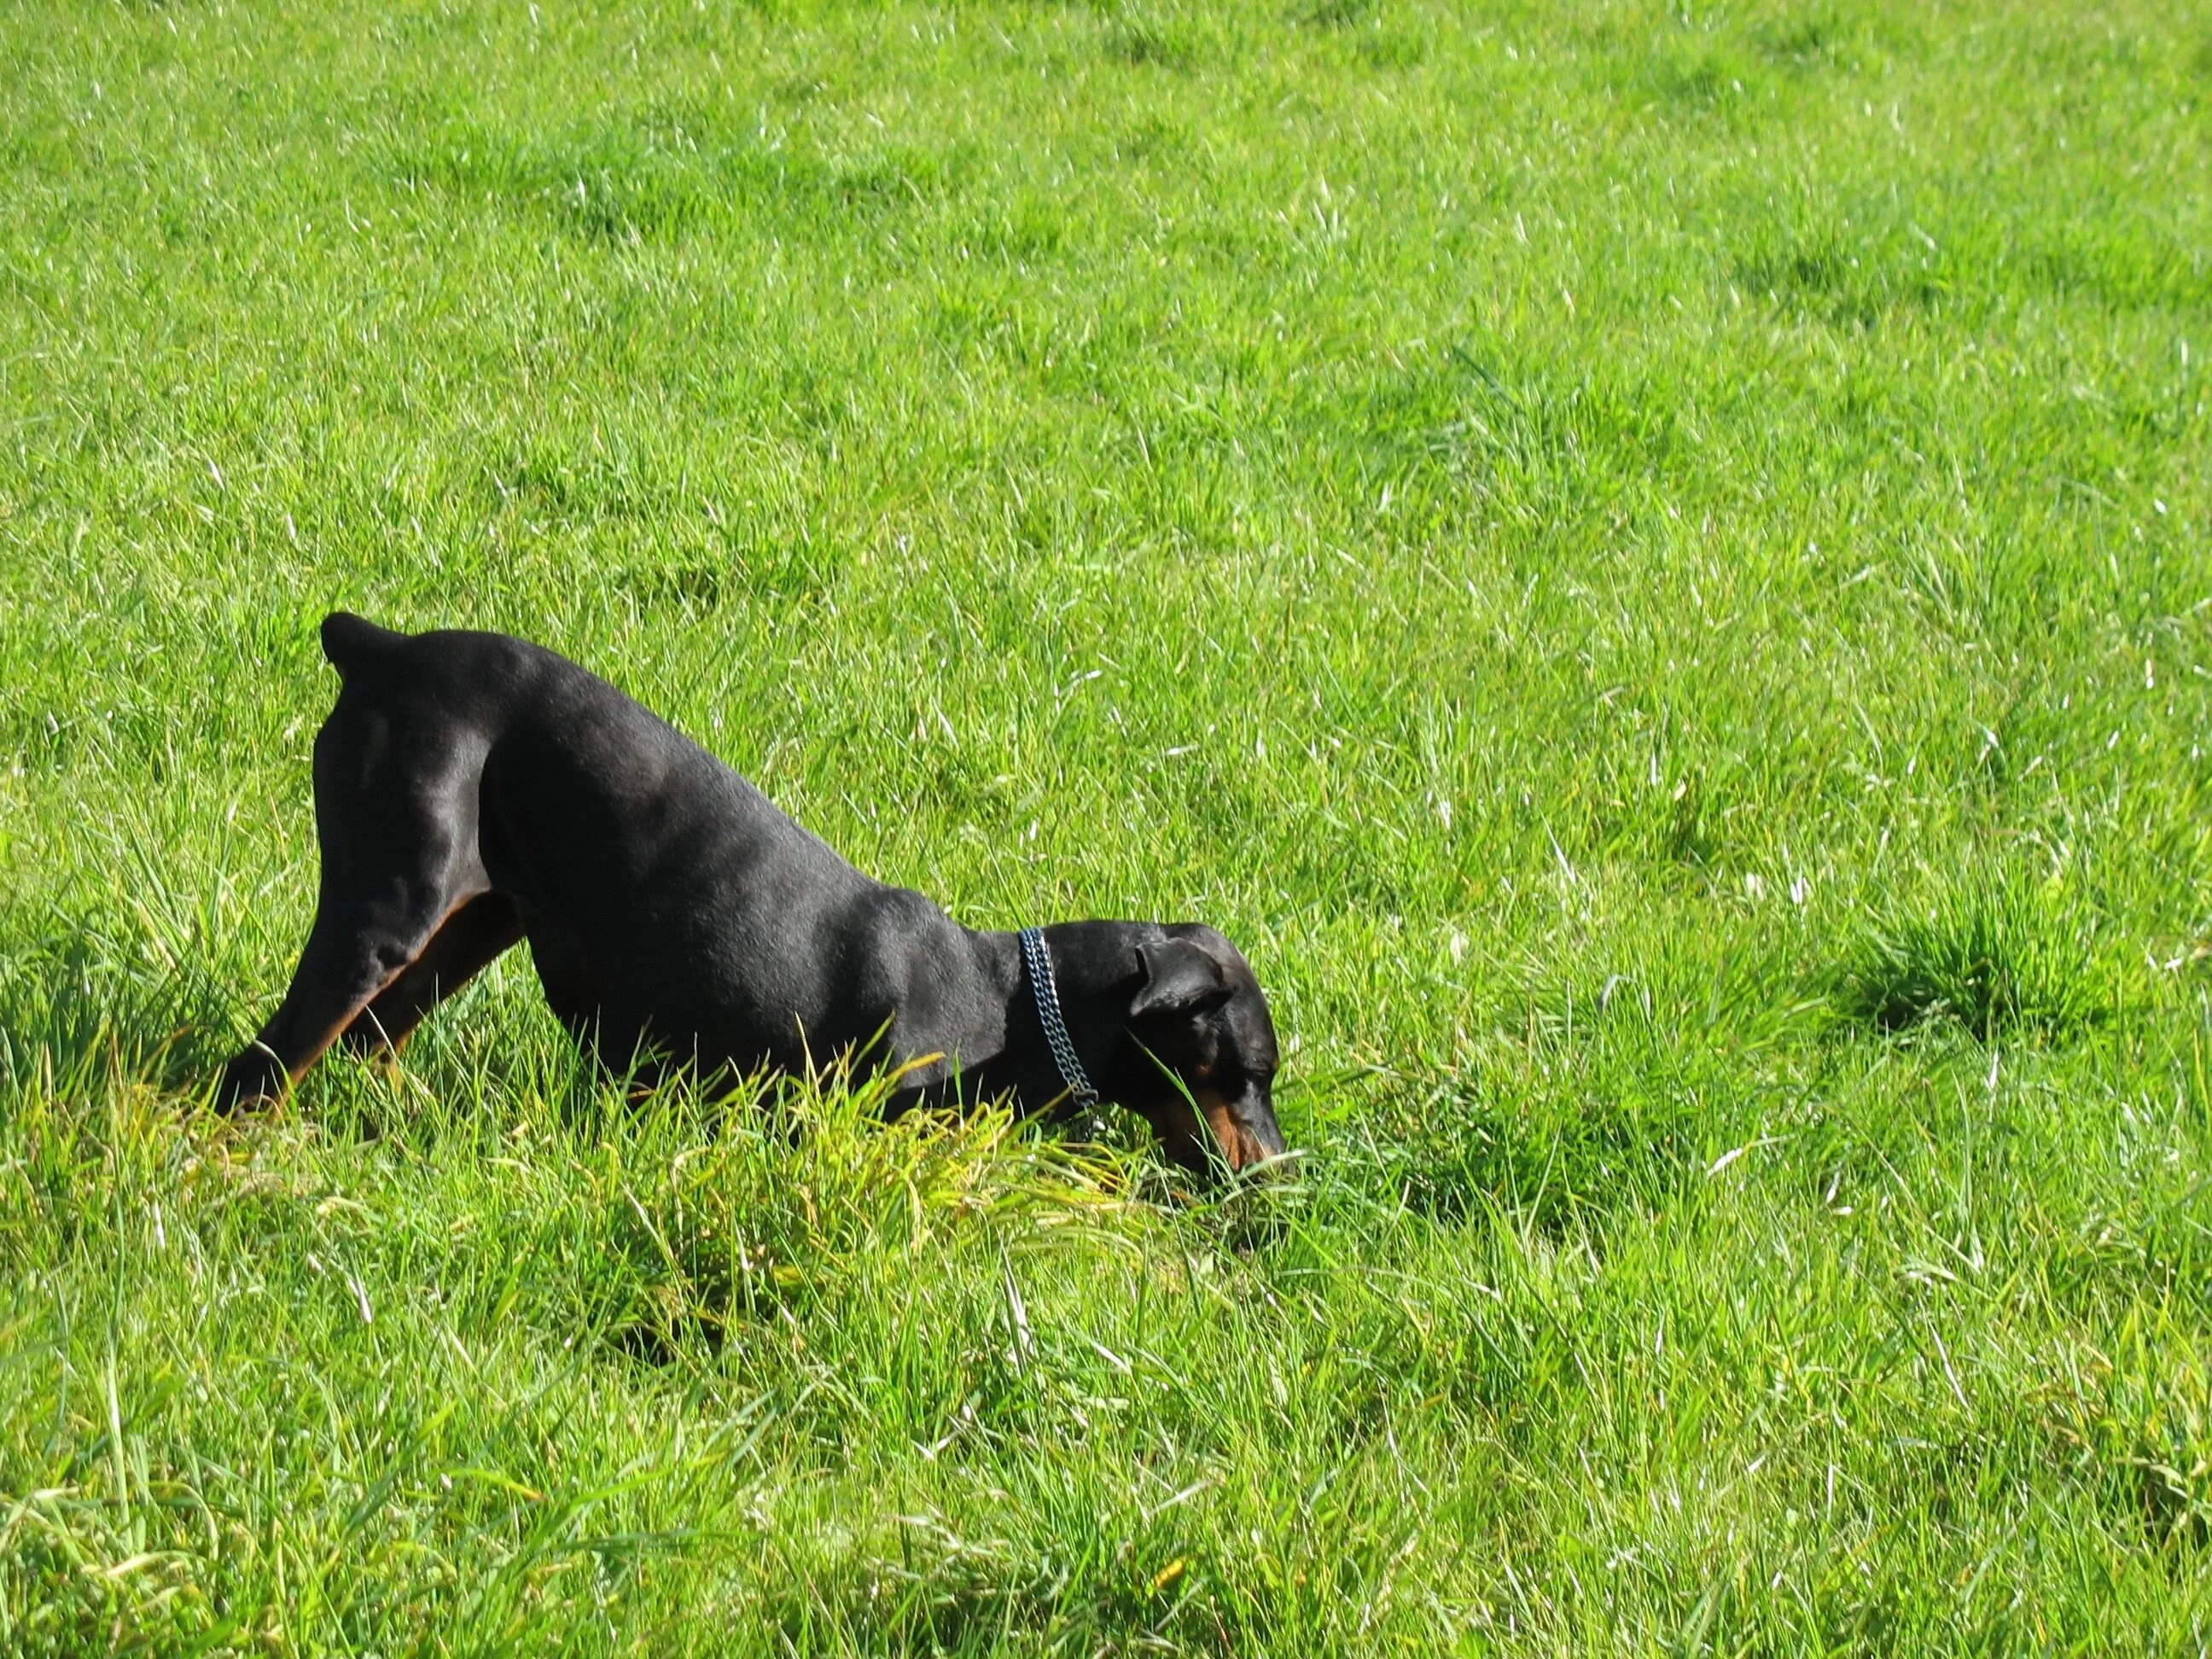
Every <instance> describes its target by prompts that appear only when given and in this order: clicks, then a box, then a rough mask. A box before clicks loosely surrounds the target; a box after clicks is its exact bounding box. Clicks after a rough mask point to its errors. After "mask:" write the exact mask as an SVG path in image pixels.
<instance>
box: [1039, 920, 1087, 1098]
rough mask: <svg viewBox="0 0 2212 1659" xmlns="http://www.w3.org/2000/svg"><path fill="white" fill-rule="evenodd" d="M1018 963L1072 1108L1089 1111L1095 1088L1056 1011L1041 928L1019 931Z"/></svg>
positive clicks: (1056, 1000) (1057, 998) (1049, 957)
mask: <svg viewBox="0 0 2212 1659" xmlns="http://www.w3.org/2000/svg"><path fill="white" fill-rule="evenodd" d="M1020 938H1021V941H1022V965H1023V966H1024V967H1025V968H1027V969H1029V975H1030V996H1031V997H1032V998H1034V999H1035V1000H1036V1011H1037V1024H1040V1025H1042V1026H1043V1027H1044V1041H1045V1046H1046V1047H1047V1048H1050V1049H1051V1050H1052V1063H1053V1064H1054V1066H1057V1067H1058V1068H1059V1070H1060V1081H1061V1082H1062V1083H1065V1084H1066V1085H1067V1092H1068V1094H1069V1096H1070V1097H1072V1098H1073V1100H1074V1102H1075V1105H1076V1109H1077V1110H1079V1111H1085V1112H1087V1111H1089V1110H1090V1109H1091V1108H1092V1107H1094V1106H1096V1105H1097V1103H1098V1091H1097V1090H1096V1089H1094V1088H1092V1087H1091V1077H1090V1074H1089V1073H1086V1072H1085V1070H1084V1069H1083V1061H1082V1060H1081V1059H1080V1058H1079V1057H1078V1056H1077V1054H1076V1052H1075V1043H1074V1042H1073V1039H1072V1038H1070V1037H1069V1036H1068V1035H1067V1022H1066V1020H1064V1019H1062V1018H1060V987H1059V984H1058V983H1057V982H1056V981H1054V978H1053V976H1052V955H1051V953H1050V952H1049V951H1047V950H1046V949H1045V946H1044V929H1043V928H1042V927H1024V928H1023V929H1022V931H1021V935H1020Z"/></svg>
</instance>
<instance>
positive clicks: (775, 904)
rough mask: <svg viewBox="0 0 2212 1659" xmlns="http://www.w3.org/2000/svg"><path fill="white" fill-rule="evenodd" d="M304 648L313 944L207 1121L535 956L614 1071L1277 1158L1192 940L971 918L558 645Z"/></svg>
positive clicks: (1219, 944)
mask: <svg viewBox="0 0 2212 1659" xmlns="http://www.w3.org/2000/svg"><path fill="white" fill-rule="evenodd" d="M322 641H323V653H324V654H325V656H326V657H328V658H329V659H330V660H331V665H332V666H334V667H335V668H336V669H337V671H338V675H339V678H340V681H341V686H340V690H339V692H338V698H337V707H336V708H334V709H333V710H332V711H331V716H330V719H329V720H326V721H325V722H324V725H323V728H322V730H321V732H319V733H318V734H317V736H316V738H315V759H314V783H315V829H316V835H317V837H318V839H319V842H320V845H321V852H322V884H321V888H320V891H319V895H318V897H317V901H316V908H315V921H314V925H313V928H312V929H311V931H310V932H309V933H308V935H307V946H306V949H305V950H304V951H302V952H301V957H300V965H299V968H298V969H297V971H296V972H295V974H294V975H293V976H292V985H291V988H290V990H289V992H288V993H287V994H286V995H285V998H284V1001H283V1006H280V1007H279V1008H278V1009H277V1010H276V1013H275V1015H274V1016H272V1017H271V1018H270V1021H269V1023H268V1024H266V1025H265V1026H264V1027H263V1028H262V1030H261V1033H260V1035H259V1036H258V1037H256V1038H255V1039H254V1041H253V1042H252V1044H251V1045H250V1046H248V1047H247V1048H245V1049H244V1050H243V1051H241V1052H240V1054H238V1055H237V1056H236V1057H235V1058H234V1059H233V1060H231V1061H230V1063H229V1065H228V1067H226V1068H225V1070H224V1072H223V1075H222V1082H221V1085H219V1089H218V1092H217V1096H216V1099H217V1102H218V1103H220V1104H222V1105H223V1106H225V1107H231V1108H234V1107H238V1106H241V1105H245V1104H249V1103H256V1102H260V1101H268V1100H275V1099H276V1098H278V1097H281V1096H282V1095H283V1093H284V1091H286V1090H288V1089H289V1087H290V1086H291V1085H293V1084H294V1083H296V1082H297V1081H298V1079H300V1077H301V1075H302V1074H303V1073H305V1072H306V1071H307V1068H308V1067H309V1066H312V1065H313V1064H314V1062H315V1060H316V1058H317V1057H318V1056H319V1055H320V1054H322V1053H323V1051H324V1050H325V1049H326V1048H329V1047H330V1045H331V1043H333V1042H337V1043H340V1044H342V1045H343V1046H344V1047H346V1048H350V1049H356V1050H360V1051H372V1050H375V1049H380V1048H391V1049H397V1048H398V1047H399V1046H400V1045H401V1044H402V1043H403V1042H405V1041H406V1039H407V1036H408V1034H409V1033H410V1031H412V1030H414V1028H415V1027H416V1024H418V1023H420V1021H421V1020H422V1018H423V1016H424V1015H426V1014H428V1012H430V1010H431V1009H432V1008H433V1007H434V1006H436V1004H437V1003H438V1001H439V1000H440V999H441V998H443V997H447V996H450V995H452V994H453V992H455V991H457V990H459V988H460V987H461V986H462V985H464V984H465V983H466V982H467V981H468V980H469V979H470V977H471V975H474V974H476V973H477V972H478V971H479V970H480V969H483V967H485V966H486V965H487V964H488V963H490V962H491V961H492V960H493V959H494V958H495V957H498V956H499V955H500V954H501V952H502V951H506V950H507V948H508V947H509V946H511V945H515V944H517V943H520V941H522V940H525V939H527V940H528V941H529V944H530V953H531V956H532V958H533V959H534V961H535V962H536V963H537V967H538V978H539V980H540V981H541V982H542V983H543V984H544V989H545V997H546V1000H547V1001H548V1002H550V1004H551V1005H552V1007H553V1011H554V1012H555V1013H556V1014H557V1015H558V1016H559V1017H560V1018H561V1020H562V1023H563V1024H565V1025H567V1027H568V1030H569V1031H570V1032H571V1033H572V1034H574V1036H575V1037H576V1039H577V1040H578V1041H579V1042H586V1043H589V1044H590V1045H592V1048H594V1049H595V1050H596V1052H597V1054H599V1059H600V1060H601V1061H602V1062H603V1063H604V1064H605V1065H606V1066H609V1067H611V1068H612V1069H615V1070H617V1071H621V1070H626V1069H628V1068H630V1067H632V1066H636V1065H637V1064H639V1063H640V1061H641V1059H642V1060H645V1061H646V1063H647V1065H648V1066H650V1064H651V1057H652V1056H653V1055H659V1056H660V1057H661V1059H662V1060H664V1061H665V1060H668V1059H671V1058H672V1059H675V1060H683V1061H688V1062H696V1065H697V1066H698V1068H699V1072H700V1074H701V1075H702V1076H705V1075H711V1074H714V1073H718V1072H720V1073H725V1074H736V1075H754V1074H757V1073H770V1072H781V1073H799V1072H802V1071H804V1070H805V1069H807V1068H808V1067H809V1066H810V1065H812V1064H815V1063H817V1062H818V1061H820V1060H823V1059H825V1058H827V1057H830V1056H836V1055H839V1054H846V1055H850V1056H852V1057H853V1059H854V1062H855V1063H856V1064H857V1065H858V1066H860V1067H861V1068H862V1069H863V1070H879V1069H884V1068H888V1069H890V1070H892V1071H894V1072H895V1073H896V1074H897V1075H896V1079H895V1083H894V1088H895V1091H896V1092H895V1094H894V1096H893V1101H892V1109H894V1110H898V1109H905V1108H907V1107H909V1106H913V1105H923V1104H940V1103H941V1104H956V1105H957V1103H961V1102H969V1101H975V1100H981V1099H987V1098H992V1097H1011V1099H1012V1102H1013V1103H1014V1105H1015V1108H1016V1109H1017V1110H1020V1111H1024V1112H1030V1111H1042V1110H1048V1109H1054V1108H1065V1106H1066V1103H1067V1102H1068V1101H1069V1100H1070V1099H1071V1098H1073V1099H1076V1100H1079V1101H1081V1102H1083V1103H1085V1104H1088V1103H1089V1101H1090V1099H1091V1097H1099V1098H1103V1099H1106V1100H1110V1101H1113V1102H1115V1103H1118V1104H1120V1105H1123V1106H1126V1107H1128V1108H1129V1109H1133V1110H1134V1111H1136V1112H1138V1113H1139V1114H1141V1115H1143V1116H1144V1117H1145V1118H1146V1120H1147V1121H1149V1122H1150V1123H1151V1124H1152V1127H1153V1129H1154V1130H1155V1131H1156V1132H1157V1133H1158V1135H1159V1137H1160V1139H1161V1141H1162V1142H1163V1144H1164V1146H1165V1148H1166V1150H1167V1151H1168V1152H1169V1153H1170V1156H1172V1157H1173V1158H1176V1160H1177V1161H1178V1162H1179V1163H1181V1164H1184V1165H1185V1166H1186V1167H1188V1168H1191V1169H1194V1170H1203V1169H1206V1168H1209V1167H1211V1166H1212V1159H1213V1158H1214V1157H1215V1156H1216V1155H1217V1154H1218V1157H1219V1158H1220V1159H1221V1160H1222V1161H1223V1162H1225V1163H1226V1164H1228V1166H1229V1167H1230V1168H1231V1170H1242V1169H1244V1168H1246V1167H1248V1166H1249V1165H1251V1164H1256V1163H1259V1162H1261V1160H1263V1159H1266V1158H1272V1157H1274V1156H1276V1155H1278V1154H1279V1153H1281V1152H1283V1150H1284V1146H1283V1137H1282V1132H1281V1131H1280V1130H1279V1128H1277V1127H1276V1124H1275V1116H1274V1111H1273V1106H1272V1104H1271V1102H1270V1090H1271V1087H1272V1085H1273V1079H1274V1073H1275V1066H1276V1048H1275V1032H1274V1026H1273V1022H1272V1021H1271V1020H1270V1019H1269V1018H1268V1014H1267V999H1266V998H1265V997H1264V996H1263V995H1262V994H1261V990H1260V984H1259V981H1258V980H1257V979H1255V977H1254V975H1253V973H1252V969H1251V968H1250V967H1249V965H1248V964H1247V963H1246V962H1245V960H1244V958H1243V956H1242V955H1241V954H1239V953H1238V951H1237V949H1236V947H1235V946H1234V945H1231V944H1230V942H1229V941H1228V940H1227V939H1225V938H1223V937H1222V936H1221V934H1219V933H1216V932H1215V931H1214V930H1213V929H1212V928H1211V927H1203V926H1200V925H1197V924H1193V923H1179V924H1162V923H1158V922H1142V921H1070V922H1061V923H1059V924H1056V925H1054V926H1052V927H1044V928H1040V929H1030V930H1027V931H1026V932H1025V933H1019V934H1018V933H990V932H977V931H975V930H973V929H969V928H967V927H961V926H960V925H959V924H958V923H957V922H955V921H953V920H952V919H951V917H950V916H948V915H945V912H944V911H943V910H941V909H939V908H938V907H937V906H936V905H935V904H933V903H932V902H930V901H929V900H928V899H927V898H924V897H923V896H921V894H919V893H915V892H910V891H908V890H905V889H902V888H897V887H890V886H886V885H884V884H883V883H881V882H878V881H875V880H872V879H871V878H868V877H867V876H865V875H863V874H861V873H860V872H859V871H858V870H856V869H854V867H853V866H851V865H850V864H848V863H847V862H846V861H845V860H843V859H842V858H841V857H839V856H838V854H836V853H835V852H834V851H832V850H831V849H830V848H829V846H828V845H827V844H826V843H825V842H822V841H820V840H818V839H817V837H815V836H812V835H811V834H810V833H808V832H807V831H806V830H805V829H801V828H800V827H799V825H798V824H797V823H793V821H792V820H791V819H790V818H788V817H786V816H785V815H784V814H783V813H782V812H781V811H779V810H778V809H777V808H776V807H775V805H774V804H773V803H771V802H770V801H769V799H768V798H767V797H766V796H765V795H763V793H761V792H760V791H759V790H758V789H757V788H755V787H753V786H752V785H751V784H750V783H748V782H747V781H745V780H744V778H742V777H740V776H738V775H737V774H736V773H735V772H733V771H732V770H731V769H729V768H728V767H727V766H725V765H724V764H723V763H721V762H720V761H719V760H717V759H715V758H714V757H713V756H712V755H709V754H708V753H707V751H706V750H703V749H702V748H700V747H699V746H698V745H697V744H695V743H693V742H692V741H691V740H690V738H686V737H684V735H683V734H682V733H681V732H678V731H677V730H676V729H675V728H674V727H673V726H670V725H668V724H667V723H666V722H665V721H664V720H660V719H659V717H658V716H657V715H654V714H651V713H650V712H648V711H647V710H646V709H645V708H641V707H640V706H639V705H638V704H637V703H635V702H632V701H631V700H630V699H629V697H627V696H623V694H622V693H621V692H620V691H618V690H616V689H615V688H614V687H613V686H611V685H610V684H607V683H606V682H605V680H602V679H599V678H597V677H596V676H594V675H592V674H590V673H587V672H586V671H584V670H583V669H581V668H580V667H578V666H577V665H575V664H574V663H572V662H569V661H568V660H567V659H565V658H562V657H559V656H556V655H555V654H554V653H552V652H550V651H547V650H544V649H543V648H542V647H538V646H535V645H532V644H529V643H527V642H526V641H522V640H518V639H513V638H510V637H508V636H507V635H501V634H483V633H463V632H437V633H427V634H418V635H406V634H398V633H394V632H392V631H391V630H389V629H383V628H379V627H377V626H376V625H375V624H374V623H369V622H366V621H364V620H363V619H362V618H361V617H356V616H351V615H349V614H347V613H346V612H344V611H338V612H335V613H333V614H332V615H331V616H330V617H327V618H325V621H324V623H323V625H322ZM1209 1131H1210V1133H1208V1132H1209Z"/></svg>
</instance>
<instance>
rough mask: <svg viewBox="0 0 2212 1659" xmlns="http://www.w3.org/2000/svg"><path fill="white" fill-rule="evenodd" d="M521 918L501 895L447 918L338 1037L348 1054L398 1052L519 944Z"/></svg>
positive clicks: (482, 897) (480, 898) (475, 901)
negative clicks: (443, 1006) (445, 1004)
mask: <svg viewBox="0 0 2212 1659" xmlns="http://www.w3.org/2000/svg"><path fill="white" fill-rule="evenodd" d="M521 939H522V919H521V918H520V916H519V915H516V914H515V910H514V905H513V902H512V901H511V900H509V899H508V898H507V896H506V895H505V894H503V893H479V894H477V896H476V897H474V898H472V899H470V900H468V901H467V902H465V903H464V904H463V905H462V906H461V908H459V909H458V910H456V911H454V912H453V915H449V916H447V918H446V920H445V922H444V923H443V925H441V927H439V929H438V931H437V932H436V933H434V934H432V935H431V938H430V942H429V944H428V945H425V946H424V947H423V948H422V954H421V955H420V956H418V957H416V958H415V960H414V961H413V962H411V963H409V964H408V965H407V967H406V968H405V969H403V970H402V971H401V973H400V975H399V977H398V979H395V980H393V981H392V983H391V984H390V985H388V986H386V987H385V988H384V989H383V990H382V991H380V992H379V993H378V994H377V996H376V1000H374V1001H373V1002H371V1003H370V1004H369V1005H368V1007H366V1008H364V1009H362V1011H361V1012H359V1013H358V1014H356V1015H355V1016H354V1019H353V1024H350V1025H349V1026H347V1027H346V1028H345V1030H344V1031H343V1033H342V1034H341V1035H340V1036H339V1038H338V1045H339V1047H341V1048H343V1049H345V1050H346V1052H347V1053H349V1054H369V1053H373V1052H374V1051H375V1050H377V1049H379V1048H389V1049H391V1050H392V1052H393V1053H395V1054H396V1053H398V1050H399V1049H400V1048H402V1047H404V1045H405V1043H406V1042H407V1039H408V1036H410V1034H411V1033H412V1032H413V1031H414V1030H415V1028H416V1026H417V1025H419V1024H422V1018H423V1016H425V1015H426V1014H428V1012H430V1011H431V1010H432V1009H433V1008H435V1007H436V1006H438V1004H439V1003H441V1001H443V1000H445V999H446V998H447V997H449V996H451V995H453V993H454V992H456V991H458V990H459V989H460V988H461V987H463V986H464V985H465V984H467V983H468V982H469V981H471V979H474V978H475V977H476V976H477V975H478V974H479V973H481V972H483V969H486V968H489V966H490V965H491V964H492V963H493V962H494V961H495V960H496V959H497V958H498V957H500V956H501V954H502V953H504V952H505V951H507V948H508V947H509V946H511V945H516V944H519V943H520V941H521Z"/></svg>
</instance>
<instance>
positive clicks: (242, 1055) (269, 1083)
mask: <svg viewBox="0 0 2212 1659" xmlns="http://www.w3.org/2000/svg"><path fill="white" fill-rule="evenodd" d="M290 1082H291V1079H290V1078H289V1077H288V1076H287V1075H286V1074H285V1071H284V1068H283V1066H281V1065H280V1064H278V1063H277V1060H276V1055H274V1054H270V1052H269V1051H268V1050H267V1049H266V1048H258V1047H257V1048H245V1049H241V1050H240V1052H239V1053H238V1054H235V1055H234V1056H233V1057H232V1059H231V1062H230V1064H229V1065H228V1066H224V1067H223V1068H222V1081H220V1082H219V1083H217V1084H216V1086H215V1109H216V1110H217V1111H218V1112H244V1111H250V1110H252V1109H254V1108H256V1107H258V1106H273V1105H275V1104H276V1103H277V1102H278V1101H279V1100H281V1099H283V1097H284V1089H285V1085H288V1084H289V1083H290Z"/></svg>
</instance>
